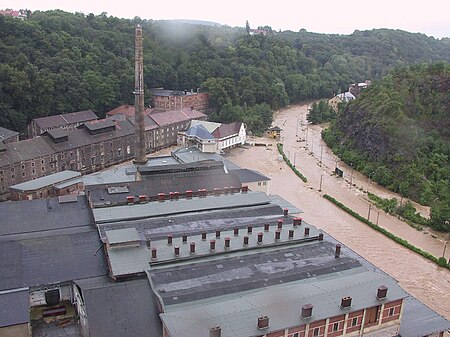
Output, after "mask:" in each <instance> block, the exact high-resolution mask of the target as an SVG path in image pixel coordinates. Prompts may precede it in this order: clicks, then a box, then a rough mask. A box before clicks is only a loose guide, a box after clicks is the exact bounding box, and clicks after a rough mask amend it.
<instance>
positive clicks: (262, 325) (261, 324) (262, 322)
mask: <svg viewBox="0 0 450 337" xmlns="http://www.w3.org/2000/svg"><path fill="white" fill-rule="evenodd" d="M268 327H269V317H268V316H261V317H258V329H267V328H268Z"/></svg>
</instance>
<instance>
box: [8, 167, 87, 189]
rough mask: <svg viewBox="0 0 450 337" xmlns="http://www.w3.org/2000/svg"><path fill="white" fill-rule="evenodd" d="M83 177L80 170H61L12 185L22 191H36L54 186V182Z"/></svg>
mask: <svg viewBox="0 0 450 337" xmlns="http://www.w3.org/2000/svg"><path fill="white" fill-rule="evenodd" d="M77 177H81V173H80V172H75V171H61V172H58V173H53V174H50V175H48V176H44V177H41V178H37V179H34V180H29V181H25V182H23V183H20V184H16V185H13V186H10V188H11V189H13V190H15V191H20V192H26V191H34V190H38V189H41V188H44V187H47V186H52V185H53V184H57V183H62V182H66V183H67V180H69V179H73V178H77Z"/></svg>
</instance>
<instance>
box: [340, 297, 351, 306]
mask: <svg viewBox="0 0 450 337" xmlns="http://www.w3.org/2000/svg"><path fill="white" fill-rule="evenodd" d="M351 306H352V298H351V297H350V296H346V297H342V298H341V308H342V309H346V308H350V307H351Z"/></svg>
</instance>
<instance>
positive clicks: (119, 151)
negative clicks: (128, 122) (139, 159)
mask: <svg viewBox="0 0 450 337" xmlns="http://www.w3.org/2000/svg"><path fill="white" fill-rule="evenodd" d="M117 155H118V156H119V157H120V156H121V155H122V149H121V148H118V149H117Z"/></svg>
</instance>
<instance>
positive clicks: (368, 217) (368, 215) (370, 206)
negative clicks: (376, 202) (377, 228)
mask: <svg viewBox="0 0 450 337" xmlns="http://www.w3.org/2000/svg"><path fill="white" fill-rule="evenodd" d="M371 208H372V204H369V213H368V214H367V221H369V219H370V209H371Z"/></svg>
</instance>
